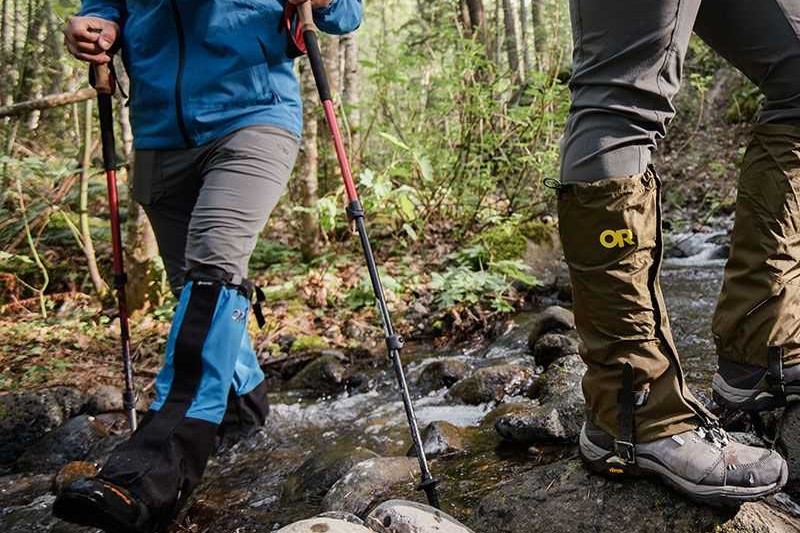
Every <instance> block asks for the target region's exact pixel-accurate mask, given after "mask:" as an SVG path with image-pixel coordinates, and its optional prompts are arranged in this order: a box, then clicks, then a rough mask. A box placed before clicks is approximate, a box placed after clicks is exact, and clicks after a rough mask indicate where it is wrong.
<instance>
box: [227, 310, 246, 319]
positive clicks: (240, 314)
mask: <svg viewBox="0 0 800 533" xmlns="http://www.w3.org/2000/svg"><path fill="white" fill-rule="evenodd" d="M246 315H247V313H245V312H244V311H242V310H241V309H235V310H234V311H233V316H232V317H231V318H233V321H234V322H241V321H242V320H244V317H245V316H246Z"/></svg>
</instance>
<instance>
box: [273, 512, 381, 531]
mask: <svg viewBox="0 0 800 533" xmlns="http://www.w3.org/2000/svg"><path fill="white" fill-rule="evenodd" d="M275 533H375V532H374V531H371V530H369V529H367V528H365V527H364V526H360V525H358V524H354V523H352V522H347V521H346V520H337V519H335V518H327V517H323V516H319V517H317V518H311V519H310V520H301V521H300V522H295V523H294V524H289V525H288V526H286V527H282V528H280V529H279V530H278V531H276V532H275Z"/></svg>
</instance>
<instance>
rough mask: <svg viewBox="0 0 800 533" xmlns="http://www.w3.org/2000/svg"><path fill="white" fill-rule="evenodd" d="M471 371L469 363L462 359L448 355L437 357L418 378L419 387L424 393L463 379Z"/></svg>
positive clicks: (425, 367) (423, 369) (424, 368)
mask: <svg viewBox="0 0 800 533" xmlns="http://www.w3.org/2000/svg"><path fill="white" fill-rule="evenodd" d="M467 372H469V365H467V363H465V362H464V361H462V360H461V359H456V358H454V357H448V358H447V359H437V360H435V361H431V362H430V363H428V364H427V365H425V366H424V367H423V368H422V370H421V371H420V373H419V377H418V378H417V387H419V388H420V390H421V391H422V392H423V393H426V394H427V393H428V392H431V391H435V390H439V389H443V388H446V387H450V386H452V385H453V384H455V383H456V382H457V381H459V380H461V379H463V378H464V377H465V376H466V375H467Z"/></svg>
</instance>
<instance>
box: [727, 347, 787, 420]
mask: <svg viewBox="0 0 800 533" xmlns="http://www.w3.org/2000/svg"><path fill="white" fill-rule="evenodd" d="M711 384H712V387H713V389H714V400H715V401H716V402H717V403H718V404H720V405H722V406H724V407H727V408H729V409H733V410H738V409H741V410H743V411H769V410H771V409H775V408H777V407H781V406H784V405H786V404H788V403H793V402H798V401H800V365H794V366H788V367H783V366H782V365H780V364H774V365H772V366H771V367H770V368H763V367H760V366H751V365H744V364H740V363H733V362H731V361H726V360H724V359H720V361H719V368H718V369H717V373H716V374H714V379H713V380H712V382H711Z"/></svg>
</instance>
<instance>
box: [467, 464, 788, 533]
mask: <svg viewBox="0 0 800 533" xmlns="http://www.w3.org/2000/svg"><path fill="white" fill-rule="evenodd" d="M470 525H471V527H472V528H473V529H474V530H475V531H480V532H481V533H512V532H513V533H519V532H521V531H524V532H525V533H574V532H575V531H591V532H593V533H619V532H620V531H624V532H625V533H650V532H652V531H669V532H670V533H696V532H700V531H704V532H711V531H714V532H716V533H735V532H747V533H788V532H792V533H797V531H798V530H799V529H798V526H797V519H796V518H793V517H791V516H789V515H788V514H786V513H785V512H783V511H781V510H778V509H775V508H773V507H771V506H769V505H767V504H765V503H747V504H744V505H743V506H741V507H740V508H732V509H715V508H713V507H710V506H708V505H698V504H695V503H692V502H690V501H689V500H687V499H686V498H684V497H683V496H681V495H679V494H677V493H676V492H674V491H673V490H671V489H669V488H667V487H665V486H663V485H660V484H658V483H657V482H654V481H650V480H647V479H637V480H627V481H624V482H615V481H610V480H606V479H604V478H601V477H598V476H594V475H591V474H589V472H588V471H587V470H586V469H585V467H584V466H583V465H582V464H581V462H580V460H577V459H568V460H562V461H558V462H555V463H552V464H550V465H547V466H545V467H542V468H536V469H533V470H529V471H527V472H524V473H520V474H517V475H516V476H514V477H513V478H510V479H508V480H506V482H505V483H503V484H501V485H500V486H499V487H498V488H497V489H496V490H495V491H493V492H492V493H490V494H489V495H488V496H486V497H484V498H483V499H482V500H481V502H480V503H479V504H478V506H477V508H476V509H475V513H474V514H473V517H472V520H471V521H470Z"/></svg>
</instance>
